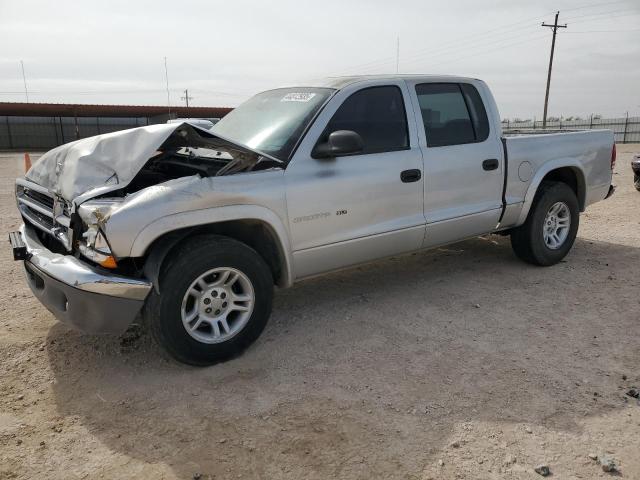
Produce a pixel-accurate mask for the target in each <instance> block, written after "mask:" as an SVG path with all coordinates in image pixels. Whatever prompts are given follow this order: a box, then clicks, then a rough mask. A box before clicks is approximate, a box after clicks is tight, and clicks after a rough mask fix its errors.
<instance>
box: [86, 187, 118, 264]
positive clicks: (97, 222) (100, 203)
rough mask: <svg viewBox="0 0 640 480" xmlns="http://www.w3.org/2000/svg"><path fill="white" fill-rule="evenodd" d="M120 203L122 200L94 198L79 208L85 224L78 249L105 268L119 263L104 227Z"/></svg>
mask: <svg viewBox="0 0 640 480" xmlns="http://www.w3.org/2000/svg"><path fill="white" fill-rule="evenodd" d="M120 203H121V200H92V201H88V202H85V203H83V204H82V205H80V207H79V208H78V215H79V216H80V218H81V219H82V224H83V225H82V226H83V231H82V235H81V238H80V240H79V242H78V251H79V252H80V254H81V255H82V256H83V257H85V258H87V259H89V260H91V261H92V262H95V263H97V264H98V265H101V266H103V267H105V268H116V267H117V263H116V259H115V258H114V257H113V255H112V253H111V247H110V246H109V242H108V241H107V238H106V236H105V234H104V232H103V230H102V229H103V227H104V225H105V224H106V222H107V220H108V219H109V216H110V215H111V212H112V211H113V210H114V209H115V208H116V207H117V206H118V205H120Z"/></svg>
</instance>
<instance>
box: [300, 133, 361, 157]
mask: <svg viewBox="0 0 640 480" xmlns="http://www.w3.org/2000/svg"><path fill="white" fill-rule="evenodd" d="M363 149H364V142H363V141H362V137H361V136H360V135H359V134H358V133H356V132H354V131H353V130H336V131H335V132H331V134H330V135H329V138H328V139H327V141H326V142H325V143H320V144H318V145H316V148H314V149H313V152H312V154H311V156H312V157H313V158H332V157H343V156H345V155H354V154H356V153H360V152H362V150H363Z"/></svg>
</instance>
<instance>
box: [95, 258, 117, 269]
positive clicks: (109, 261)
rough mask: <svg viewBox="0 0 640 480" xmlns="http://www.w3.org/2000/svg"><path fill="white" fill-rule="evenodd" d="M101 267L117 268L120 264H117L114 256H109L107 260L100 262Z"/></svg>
mask: <svg viewBox="0 0 640 480" xmlns="http://www.w3.org/2000/svg"><path fill="white" fill-rule="evenodd" d="M99 263H100V265H101V266H103V267H104V268H117V266H118V264H117V263H116V259H115V258H113V256H112V255H109V256H108V257H107V258H105V259H104V260H102V261H101V262H99Z"/></svg>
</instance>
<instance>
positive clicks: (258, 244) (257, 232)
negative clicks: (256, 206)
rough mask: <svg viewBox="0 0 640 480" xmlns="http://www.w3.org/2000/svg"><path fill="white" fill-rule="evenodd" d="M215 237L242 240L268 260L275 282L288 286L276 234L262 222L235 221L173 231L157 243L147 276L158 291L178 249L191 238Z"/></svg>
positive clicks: (146, 266) (148, 261)
mask: <svg viewBox="0 0 640 480" xmlns="http://www.w3.org/2000/svg"><path fill="white" fill-rule="evenodd" d="M207 233H213V234H216V235H224V236H226V237H229V238H233V239H234V240H238V241H239V242H242V243H244V244H246V245H248V246H250V247H251V248H253V249H254V250H255V251H256V252H258V254H259V255H260V256H261V257H262V258H263V259H264V261H265V262H266V263H267V265H268V266H269V269H270V270H271V275H272V277H273V282H274V283H275V284H276V285H283V284H284V283H285V282H286V272H285V271H284V269H285V268H286V267H285V258H284V252H282V250H281V248H280V243H279V242H278V240H277V236H276V234H275V233H274V232H273V230H272V229H271V228H270V227H269V226H268V225H267V224H265V223H264V222H261V221H259V220H233V221H228V222H219V223H213V224H210V225H202V226H197V227H187V228H183V229H180V230H173V231H171V232H168V233H166V234H165V235H163V236H161V237H160V238H157V239H156V240H154V242H153V244H152V245H151V246H150V247H149V248H148V249H147V255H146V261H145V264H144V272H145V274H146V276H147V278H149V279H150V280H151V281H152V282H153V283H154V285H155V286H156V287H158V282H157V279H158V276H159V274H160V270H161V268H162V264H163V263H164V259H165V258H167V257H168V255H170V254H171V253H172V252H173V251H174V250H175V249H177V248H178V247H179V246H180V245H181V244H182V243H183V242H184V240H186V239H187V238H190V237H193V236H195V235H202V234H207Z"/></svg>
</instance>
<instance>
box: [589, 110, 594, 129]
mask: <svg viewBox="0 0 640 480" xmlns="http://www.w3.org/2000/svg"><path fill="white" fill-rule="evenodd" d="M589 130H593V113H592V114H591V116H590V117H589Z"/></svg>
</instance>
